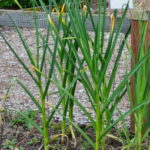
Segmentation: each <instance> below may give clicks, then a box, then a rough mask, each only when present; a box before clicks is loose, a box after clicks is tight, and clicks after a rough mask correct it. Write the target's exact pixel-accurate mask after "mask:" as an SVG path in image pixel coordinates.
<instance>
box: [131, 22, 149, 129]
mask: <svg viewBox="0 0 150 150" xmlns="http://www.w3.org/2000/svg"><path fill="white" fill-rule="evenodd" d="M144 23H148V26H147V33H146V38H145V46H144V47H145V50H146V49H147V48H148V46H149V45H150V21H143V24H144ZM139 43H140V28H139V22H138V20H132V27H131V46H132V50H133V53H134V55H135V61H137V56H138V49H139ZM133 66H134V63H133V61H132V60H131V67H133ZM131 93H132V95H131V96H132V99H133V104H135V102H134V78H133V77H132V78H131ZM149 113H150V105H149ZM130 123H131V131H133V132H134V131H135V125H134V119H133V115H132V114H131V122H130Z"/></svg>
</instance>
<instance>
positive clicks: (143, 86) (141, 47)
mask: <svg viewBox="0 0 150 150" xmlns="http://www.w3.org/2000/svg"><path fill="white" fill-rule="evenodd" d="M137 24H138V26H139V27H138V28H139V41H140V42H139V43H138V49H137V52H135V53H133V52H134V50H133V49H132V48H130V47H129V46H128V49H129V51H130V52H131V56H132V66H134V65H135V64H137V63H138V62H139V61H141V59H143V58H144V57H145V56H146V55H147V54H148V53H149V52H150V43H148V44H147V43H145V41H146V34H147V27H148V23H146V22H143V21H141V20H139V21H138V22H137ZM136 33H138V31H136ZM137 38H138V37H137ZM149 66H150V58H149V59H147V60H146V61H145V62H144V64H143V65H142V67H141V68H140V69H139V70H138V71H137V72H135V74H134V75H133V77H132V80H131V81H132V85H131V86H129V85H127V87H128V95H129V99H130V106H131V108H133V107H134V106H135V105H139V104H141V103H142V102H144V101H145V102H148V101H149V100H150V78H149V77H150V68H149ZM149 106H150V105H144V106H143V107H141V108H139V109H138V110H136V111H134V112H133V113H132V116H133V122H132V123H133V124H134V130H135V131H134V132H135V136H134V139H133V143H132V144H131V146H132V147H136V149H137V150H141V149H142V143H143V141H144V140H145V138H147V137H148V136H149V133H150V128H149V127H150V121H149V118H150V115H149ZM132 126H133V125H132Z"/></svg>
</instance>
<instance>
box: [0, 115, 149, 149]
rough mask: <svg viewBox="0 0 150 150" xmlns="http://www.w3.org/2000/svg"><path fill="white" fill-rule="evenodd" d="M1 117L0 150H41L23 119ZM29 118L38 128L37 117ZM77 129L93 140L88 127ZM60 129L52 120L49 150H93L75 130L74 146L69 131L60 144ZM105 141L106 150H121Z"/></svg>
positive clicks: (38, 139) (115, 143) (36, 134)
mask: <svg viewBox="0 0 150 150" xmlns="http://www.w3.org/2000/svg"><path fill="white" fill-rule="evenodd" d="M30 113H31V112H30ZM0 114H1V113H0ZM1 116H2V121H3V122H2V121H1V122H0V150H43V144H42V136H41V135H40V134H39V132H38V131H37V129H35V128H34V127H32V126H31V124H29V123H28V122H27V121H26V120H25V119H24V118H22V117H21V116H19V115H17V114H16V113H15V115H12V114H10V113H9V114H8V113H5V112H4V113H3V115H1ZM30 117H31V118H32V119H33V120H34V121H35V122H36V123H37V124H38V125H39V126H40V124H41V122H40V121H39V116H38V117H37V116H36V115H34V114H33V113H32V114H30ZM79 127H80V128H81V129H83V130H84V131H85V132H86V134H87V135H88V136H89V137H90V138H92V139H93V140H94V139H95V135H94V134H93V133H94V130H93V128H92V127H90V125H84V124H82V125H79ZM60 129H61V123H60V121H59V120H57V118H55V119H53V121H52V123H51V125H50V127H49V137H50V145H49V147H50V150H93V148H92V147H91V146H90V145H89V144H88V142H87V141H86V140H85V139H84V137H83V136H82V135H81V134H80V133H79V132H78V131H76V130H75V129H74V132H75V136H76V145H75V142H74V140H73V139H72V138H71V137H72V136H71V134H70V132H69V131H67V133H66V136H65V137H64V139H65V141H64V143H62V142H61V138H62V137H61V130H60ZM67 129H68V127H67ZM111 133H112V134H113V135H115V136H117V132H116V129H113V130H112V131H111ZM57 135H58V136H57ZM56 136H57V137H56ZM106 141H107V148H106V150H121V149H122V144H121V143H120V142H118V141H117V140H113V139H107V140H106ZM149 144H150V143H146V144H145V145H144V147H145V148H144V149H143V150H147V149H148V145H149Z"/></svg>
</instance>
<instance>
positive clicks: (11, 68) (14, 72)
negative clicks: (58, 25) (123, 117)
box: [0, 28, 130, 124]
mask: <svg viewBox="0 0 150 150" xmlns="http://www.w3.org/2000/svg"><path fill="white" fill-rule="evenodd" d="M20 30H21V31H22V33H23V34H24V36H25V38H26V39H27V42H28V44H29V46H30V47H31V48H32V50H33V51H35V30H34V29H29V28H22V29H20ZM40 30H41V33H42V34H45V29H40ZM0 32H2V34H3V35H4V36H5V37H6V39H7V40H8V41H9V42H10V43H11V45H12V47H13V48H15V50H16V52H17V53H18V54H19V56H20V57H21V58H22V59H23V60H24V62H26V64H27V65H28V66H29V65H30V64H29V61H28V59H27V56H26V54H25V51H24V48H23V46H22V44H21V42H20V40H19V38H18V35H17V33H16V31H15V29H14V28H0ZM90 34H91V36H93V37H94V35H93V33H92V32H90ZM105 34H106V35H105V41H106V43H105V47H106V45H107V40H108V37H109V33H105ZM121 37H122V35H120V38H121ZM129 41H130V39H129ZM50 44H51V46H53V40H52V38H50ZM119 44H120V40H119V41H118V44H117V47H116V51H115V53H114V54H113V55H114V56H113V58H112V60H111V64H110V67H109V70H108V76H109V74H110V72H111V69H112V65H113V62H114V61H115V58H116V56H117V50H118V46H119ZM0 49H1V50H0V57H1V59H0V104H1V105H2V104H3V96H4V93H5V92H6V91H7V89H8V87H9V83H10V81H11V79H12V78H13V77H15V78H18V79H20V80H21V81H22V82H23V83H25V85H27V87H28V88H29V89H30V90H31V91H32V93H33V94H34V95H35V96H38V89H37V87H36V85H35V84H34V83H33V82H32V80H31V79H30V77H29V76H28V75H27V73H26V72H25V71H24V69H23V68H22V67H21V65H20V64H19V63H18V61H17V60H16V58H15V57H14V56H13V54H12V53H11V51H10V50H9V48H8V47H7V46H6V44H5V42H4V41H3V39H2V38H1V37H0ZM128 57H129V55H128V50H127V49H126V48H125V49H124V51H123V54H122V57H121V61H120V63H119V69H118V73H117V76H116V79H115V83H114V89H115V87H116V86H117V85H118V84H119V83H120V81H121V79H122V78H123V77H124V75H125V71H126V67H127V65H126V64H128V67H129V66H130V58H128ZM47 68H48V67H47ZM45 71H47V69H46V66H45ZM43 82H44V81H43ZM56 90H57V88H56V87H55V86H54V85H51V86H50V92H52V91H56ZM75 96H76V97H77V99H78V100H79V101H80V102H81V103H82V104H84V106H85V107H86V108H87V110H88V111H89V112H91V113H92V111H91V105H90V103H89V102H87V100H88V98H87V96H86V93H85V91H84V89H83V87H82V86H81V85H80V84H78V86H77V91H76V93H75ZM57 100H58V95H52V96H50V97H48V101H49V102H50V103H52V104H53V105H54V104H55V103H56V102H57ZM5 107H6V108H7V109H12V108H14V109H19V110H24V109H27V108H32V109H36V107H35V105H34V104H33V102H32V101H31V100H30V98H29V97H28V96H27V94H26V93H25V92H24V91H23V89H22V88H21V87H20V86H19V85H17V84H13V86H12V87H11V89H10V92H9V95H8V97H7V100H6V102H5ZM119 109H120V110H121V112H126V111H127V110H128V109H129V102H128V98H127V96H125V97H124V98H123V100H122V101H121V103H120V104H119ZM74 115H75V120H76V121H77V122H80V123H81V124H82V123H85V122H87V119H86V117H85V116H84V114H83V113H82V112H81V111H80V109H79V108H78V107H77V106H75V114H74ZM117 117H118V113H117V111H116V114H114V118H115V119H116V118H117ZM128 119H129V118H128ZM128 123H129V121H128Z"/></svg>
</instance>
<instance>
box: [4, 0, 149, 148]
mask: <svg viewBox="0 0 150 150" xmlns="http://www.w3.org/2000/svg"><path fill="white" fill-rule="evenodd" d="M34 2H35V3H34ZM39 2H40V4H41V6H42V8H43V9H44V11H45V13H46V15H47V17H46V22H47V25H48V27H47V34H46V37H44V36H42V34H41V33H40V31H39V28H38V22H37V20H36V17H35V29H36V54H33V53H32V51H31V49H30V47H29V46H28V44H27V42H26V40H25V39H24V37H23V35H22V33H21V32H20V30H19V29H18V28H17V27H16V30H17V32H18V34H19V37H20V39H21V41H22V44H23V46H24V48H25V51H26V54H27V56H28V58H29V61H30V64H31V66H32V68H33V71H34V72H31V71H30V69H29V68H28V66H27V65H26V64H25V63H24V62H23V61H22V59H21V58H20V57H19V56H18V54H17V53H16V51H15V50H14V49H13V48H12V46H11V45H10V43H9V42H8V41H7V40H6V39H5V37H4V36H3V35H2V34H1V36H2V37H3V39H4V40H5V42H6V44H7V45H8V46H9V48H10V50H11V51H12V52H13V54H14V55H15V56H16V58H17V59H18V61H19V62H20V64H21V65H22V66H23V68H24V69H25V71H26V72H27V73H28V74H29V75H30V77H31V78H32V80H33V82H35V84H36V85H37V87H38V89H39V95H40V96H39V99H40V101H38V100H37V99H36V98H35V97H34V96H33V94H32V93H31V91H29V90H28V88H27V87H26V86H25V85H24V84H23V83H22V82H21V81H19V80H17V82H18V83H19V84H20V85H21V87H22V88H23V89H24V90H25V91H26V93H27V94H28V95H29V96H30V98H31V99H32V101H33V102H34V103H35V105H36V106H37V108H38V109H39V111H40V112H41V114H42V117H41V120H42V128H40V127H39V126H38V124H36V123H35V122H33V121H32V120H29V119H28V118H27V119H28V120H29V121H31V123H32V124H33V125H34V126H35V127H36V128H37V129H38V131H39V132H40V133H41V134H42V135H43V142H44V149H45V150H48V149H49V146H48V145H49V141H50V140H49V136H48V126H49V124H50V122H51V119H52V117H53V115H54V113H55V112H56V111H57V112H59V111H58V107H59V106H60V105H61V104H62V112H59V113H60V114H61V115H62V117H63V119H62V127H61V128H62V134H61V135H62V137H65V132H66V124H67V123H69V127H70V131H71V133H72V137H73V139H74V140H75V134H74V132H73V127H75V128H76V129H77V130H78V131H79V132H80V133H81V134H82V135H83V136H84V138H85V139H86V140H87V141H88V142H89V144H91V146H92V148H93V149H95V150H99V149H102V150H104V149H106V138H107V136H110V132H109V131H110V130H111V129H112V128H113V127H114V126H115V125H116V124H117V123H118V122H119V121H121V120H123V119H124V118H125V117H126V116H127V115H129V114H130V113H131V112H134V111H136V110H139V108H141V107H144V106H146V105H147V104H148V103H149V101H144V102H142V103H139V104H137V105H135V106H134V107H133V108H132V109H130V110H129V111H128V112H126V113H125V114H123V115H121V116H120V117H119V118H118V119H117V120H116V121H114V122H112V117H113V114H114V110H115V109H116V108H117V105H118V104H119V102H120V101H121V100H122V97H123V96H124V94H125V93H126V91H127V87H126V84H127V83H128V82H129V78H130V77H131V76H132V75H134V74H135V73H136V72H137V71H138V70H139V69H140V68H141V66H143V64H144V63H145V62H146V61H147V60H148V58H149V57H150V52H147V54H146V55H145V56H144V57H142V58H141V59H140V60H139V62H138V63H137V64H136V65H135V66H134V67H133V68H132V70H131V71H130V72H129V73H127V75H126V76H125V77H124V79H123V80H121V81H120V83H119V85H118V86H117V87H116V89H114V91H112V86H113V83H114V80H115V76H116V73H117V69H118V64H119V61H120V58H121V55H122V52H123V49H124V46H125V44H126V40H127V38H128V35H129V33H130V28H129V29H128V31H127V33H126V34H125V35H124V37H123V39H122V40H120V37H119V35H120V32H121V29H122V25H123V23H124V19H125V17H126V13H127V10H128V5H127V6H126V8H125V10H124V12H123V14H122V16H121V19H120V20H119V23H118V26H117V27H116V26H115V20H116V18H117V11H114V14H113V15H112V23H111V29H110V36H109V40H108V42H107V43H105V40H104V39H105V25H106V17H107V16H106V0H104V7H102V0H98V16H97V19H98V20H97V22H95V20H94V15H93V14H92V12H91V9H90V7H91V5H90V3H89V1H88V0H86V7H84V11H82V9H81V8H82V6H81V1H80V0H65V1H64V7H65V11H66V14H64V13H63V8H62V11H61V12H59V10H60V9H59V8H58V7H57V3H56V1H55V0H52V1H50V2H51V3H53V4H54V5H55V8H56V11H57V14H58V20H57V24H54V21H53V18H52V13H51V7H50V8H49V10H48V9H47V7H46V6H45V4H44V3H43V1H42V0H39ZM33 4H36V1H34V0H33ZM85 8H86V9H85ZM34 15H36V11H34ZM43 17H44V16H43ZM87 21H88V22H89V23H90V24H91V25H92V28H93V32H94V38H92V37H91V36H90V34H89V32H88V30H87ZM50 35H52V37H53V40H54V48H53V49H52V47H50V46H49V37H50ZM118 40H119V41H120V43H121V44H120V46H119V51H118V54H117V57H116V60H115V63H114V66H113V68H112V72H111V75H110V77H109V79H108V78H107V77H106V76H107V71H108V67H109V65H110V61H111V58H112V57H113V53H114V52H115V50H116V45H117V41H118ZM40 41H42V46H41V43H40ZM104 44H106V45H107V46H106V49H104ZM40 48H42V50H41V49H40ZM104 51H105V53H104ZM80 53H81V55H82V57H80ZM47 54H48V55H47ZM35 56H36V57H35ZM47 56H50V57H47ZM33 58H34V59H33ZM46 61H48V62H49V68H50V69H49V73H48V74H45V73H44V72H43V67H44V64H45V62H46ZM54 68H56V69H57V70H58V73H59V77H60V78H58V76H57V74H56V72H55V71H54ZM43 77H44V78H45V80H46V86H45V85H43V82H42V78H43ZM77 81H78V82H80V83H81V84H82V87H83V88H84V89H85V91H86V93H87V95H88V102H90V103H91V107H92V110H93V112H94V114H95V117H96V118H94V117H93V116H92V115H91V114H90V113H89V112H88V111H87V109H86V108H85V106H84V105H83V104H82V103H81V102H80V100H79V99H77V98H75V97H74V93H75V91H76V83H77ZM51 83H53V84H55V85H56V86H57V88H58V91H57V93H59V95H60V100H59V101H58V102H57V104H56V105H55V106H51V105H50V103H49V102H47V101H46V96H47V94H48V90H49V88H50V84H51ZM74 103H75V104H76V105H77V106H78V107H79V108H80V109H81V110H82V111H83V113H84V114H85V115H86V117H87V118H88V120H89V122H90V124H91V126H92V127H93V129H94V134H95V139H92V138H90V137H89V136H88V135H87V134H86V132H85V131H83V130H82V129H81V128H80V127H79V126H78V125H77V124H76V123H75V122H74V121H73V112H74V109H73V105H74ZM47 104H48V105H49V106H50V107H52V108H53V111H52V112H51V114H50V115H49V116H48V115H47V113H46V112H47V109H46V105H47ZM67 114H69V117H68V115H67ZM62 141H64V138H62Z"/></svg>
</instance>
